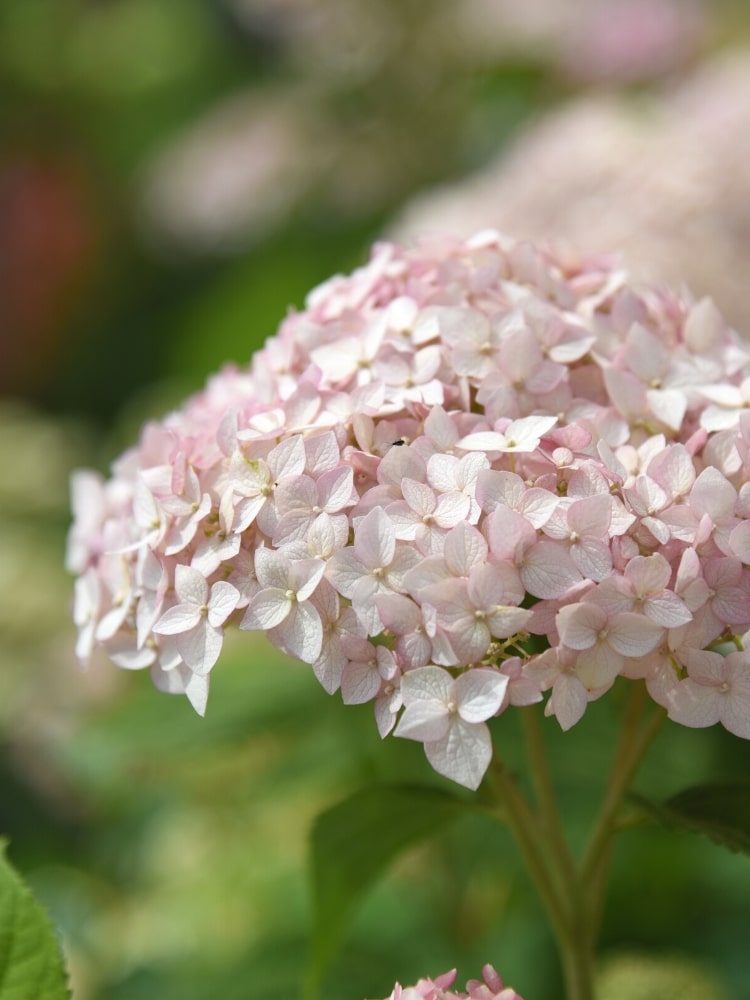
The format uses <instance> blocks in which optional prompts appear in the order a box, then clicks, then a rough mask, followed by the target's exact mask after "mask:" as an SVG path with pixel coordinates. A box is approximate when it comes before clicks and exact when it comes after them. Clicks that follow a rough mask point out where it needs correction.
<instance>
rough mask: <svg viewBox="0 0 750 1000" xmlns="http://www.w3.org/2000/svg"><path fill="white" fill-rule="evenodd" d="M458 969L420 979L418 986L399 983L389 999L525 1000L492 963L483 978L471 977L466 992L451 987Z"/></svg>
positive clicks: (483, 973) (483, 971)
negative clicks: (435, 976)
mask: <svg viewBox="0 0 750 1000" xmlns="http://www.w3.org/2000/svg"><path fill="white" fill-rule="evenodd" d="M455 978H456V970H455V969H453V970H452V971H451V972H446V973H444V974H443V975H442V976H438V977H437V979H420V980H419V982H418V983H417V984H416V986H407V987H403V986H401V985H400V984H399V983H396V985H395V986H394V988H393V992H392V993H391V995H390V996H389V997H387V1000H523V997H522V996H521V995H520V994H519V993H516V991H515V990H512V989H511V988H510V987H509V986H503V981H502V979H501V978H500V976H499V975H498V974H497V972H495V970H494V969H493V968H492V966H491V965H485V967H484V968H483V969H482V979H481V980H479V979H470V980H469V982H468V983H467V984H466V990H467V992H466V993H455V992H453V991H452V990H450V989H449V987H451V986H452V985H453V983H454V981H455Z"/></svg>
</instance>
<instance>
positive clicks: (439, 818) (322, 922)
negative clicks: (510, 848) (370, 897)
mask: <svg viewBox="0 0 750 1000" xmlns="http://www.w3.org/2000/svg"><path fill="white" fill-rule="evenodd" d="M467 807H468V808H473V806H472V803H471V801H470V800H467V799H465V798H460V797H459V796H458V795H454V794H453V793H451V792H447V791H442V790H441V789H438V788H426V787H420V786H411V785H375V786H373V787H369V788H366V789H363V790H362V791H359V792H355V794H354V795H351V796H350V797H349V798H347V799H345V800H344V801H343V802H340V803H338V805H335V806H333V808H331V809H328V810H327V811H326V812H324V813H322V814H321V815H320V816H319V817H318V819H317V820H316V822H315V826H314V827H313V831H312V844H311V862H312V878H313V906H314V913H313V934H312V955H311V961H310V969H309V977H308V983H307V986H308V991H309V993H310V995H313V996H314V995H315V992H316V990H317V989H318V987H319V985H320V981H321V977H322V974H323V972H324V971H325V968H326V966H327V965H328V963H329V962H330V960H331V958H332V957H333V955H334V954H335V952H336V949H337V947H338V945H339V944H340V942H341V939H342V938H343V936H344V931H345V930H346V927H347V926H348V924H349V921H350V918H351V915H352V911H353V910H354V907H355V906H356V904H357V903H358V902H359V900H360V899H361V898H362V896H363V895H364V894H365V892H366V891H367V889H368V888H369V887H370V886H371V885H372V884H373V883H374V882H375V880H376V879H377V878H378V876H379V875H381V873H382V872H383V871H384V870H385V869H386V867H387V866H388V865H389V864H390V863H391V862H392V861H393V860H394V858H396V857H397V856H398V855H399V854H401V852H403V851H404V850H406V849H407V848H409V847H412V846H414V845H415V844H418V843H420V842H421V841H424V840H427V839H428V838H429V837H432V836H433V835H434V834H435V833H437V832H438V831H440V830H441V829H443V828H444V827H446V826H447V825H448V824H449V823H450V822H452V821H453V820H454V819H456V818H457V817H458V816H459V815H461V813H463V812H465V811H466V809H467Z"/></svg>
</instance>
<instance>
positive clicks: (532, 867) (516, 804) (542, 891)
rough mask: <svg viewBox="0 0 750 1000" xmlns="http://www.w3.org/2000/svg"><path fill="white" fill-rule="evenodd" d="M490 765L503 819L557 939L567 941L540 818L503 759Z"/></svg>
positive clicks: (563, 918)
mask: <svg viewBox="0 0 750 1000" xmlns="http://www.w3.org/2000/svg"><path fill="white" fill-rule="evenodd" d="M490 767H491V769H490V778H491V784H492V785H494V786H495V788H496V789H497V793H498V794H497V799H498V804H499V806H500V809H499V816H500V819H501V820H503V821H505V822H506V823H507V825H508V826H509V827H510V831H511V833H512V834H513V838H514V840H515V841H516V844H517V845H518V847H519V849H520V851H521V854H522V855H523V858H524V860H525V862H526V868H527V870H528V873H529V875H530V876H531V880H532V882H533V883H534V885H535V887H536V890H537V892H538V893H539V898H540V899H541V901H542V904H543V906H544V908H545V910H546V911H547V915H548V917H549V919H550V923H551V924H552V926H553V928H554V931H555V934H556V936H557V938H558V940H559V941H563V940H565V941H567V938H568V917H567V913H566V912H565V906H564V901H563V899H562V897H561V895H560V892H559V889H558V887H557V885H556V884H555V880H554V879H553V878H552V877H551V875H550V871H549V867H548V860H547V858H546V856H545V849H544V848H545V845H544V844H543V842H541V838H540V831H541V824H540V822H539V818H538V817H537V815H536V813H535V811H534V810H533V809H532V807H531V805H530V804H529V802H528V801H527V800H526V798H525V797H524V795H523V793H522V792H521V790H520V789H519V788H518V786H517V784H516V782H515V780H514V778H513V776H512V775H511V774H510V772H509V771H508V770H507V769H506V767H505V766H504V765H503V764H502V762H501V761H499V760H497V759H493V761H492V764H491V766H490Z"/></svg>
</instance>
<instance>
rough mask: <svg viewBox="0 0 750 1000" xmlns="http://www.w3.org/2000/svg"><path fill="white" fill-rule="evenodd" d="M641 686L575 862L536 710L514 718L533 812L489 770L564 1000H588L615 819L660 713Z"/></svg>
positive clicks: (502, 770) (496, 770)
mask: <svg viewBox="0 0 750 1000" xmlns="http://www.w3.org/2000/svg"><path fill="white" fill-rule="evenodd" d="M649 701H650V699H649V698H648V694H647V692H646V689H645V685H644V684H643V682H634V683H633V691H632V693H631V696H630V701H629V704H628V708H627V711H626V714H625V719H624V723H623V728H622V732H621V734H620V739H619V741H618V745H617V749H616V751H615V754H614V758H613V762H612V767H611V771H610V775H609V780H608V782H607V788H606V792H605V795H604V800H603V802H602V808H601V812H600V814H599V817H598V819H597V821H596V823H595V825H594V829H593V832H592V834H591V838H590V840H589V842H588V845H587V847H586V850H585V851H584V854H583V858H582V860H581V861H580V863H576V861H575V859H574V857H573V855H572V853H571V851H570V848H569V846H568V842H567V840H566V838H565V831H564V828H563V823H562V818H561V814H560V809H559V806H558V801H557V797H556V795H555V789H554V784H553V781H552V773H551V769H550V766H549V761H548V757H547V751H546V747H545V744H544V738H543V733H542V728H541V725H540V720H539V717H538V713H537V712H536V706H533V707H532V708H528V709H524V710H522V712H521V717H522V719H523V728H524V738H525V743H526V751H527V755H528V760H529V765H530V771H531V779H532V784H533V788H534V795H535V798H536V803H537V805H536V806H534V805H532V804H531V802H530V801H529V800H528V798H527V797H526V795H524V793H523V791H522V790H521V788H520V787H519V785H518V784H517V782H516V781H515V779H514V777H513V775H512V774H511V773H510V772H509V771H508V770H507V768H506V767H505V766H504V765H503V764H502V762H500V761H499V760H494V761H493V763H492V767H491V771H490V775H491V778H490V783H489V784H490V786H491V787H492V788H493V789H494V793H495V794H494V797H495V799H496V803H497V806H499V807H500V808H499V809H498V808H495V809H494V810H493V812H495V814H498V813H499V814H500V815H501V816H502V818H503V819H504V820H505V821H506V822H507V824H508V826H509V827H510V830H511V832H512V834H513V837H514V839H515V840H516V843H517V844H518V847H519V849H520V850H521V853H522V854H523V857H524V860H525V861H526V866H527V868H528V872H529V875H530V876H531V878H532V880H533V882H534V884H535V886H536V889H537V891H538V893H539V897H540V899H541V902H542V903H543V905H544V907H545V909H546V911H547V914H548V917H549V920H550V923H551V925H552V928H553V931H554V933H555V937H556V939H557V944H558V949H559V952H560V959H561V963H562V970H563V976H564V980H565V988H566V993H565V996H566V1000H593V998H594V953H595V947H596V941H597V938H598V934H599V927H600V924H601V917H602V911H603V908H604V898H605V894H606V886H607V876H608V872H609V862H610V859H611V856H612V848H613V839H614V834H615V832H616V829H617V825H616V824H617V815H618V812H619V809H620V806H621V805H622V801H623V798H624V796H625V793H626V792H627V790H628V788H629V787H630V784H631V782H632V780H633V778H634V777H635V773H636V771H637V769H638V766H639V764H640V763H641V761H642V760H643V757H644V754H645V753H646V750H647V749H648V747H649V746H650V744H651V742H652V740H653V739H654V736H655V735H656V733H657V732H658V730H659V727H660V726H661V724H662V722H663V721H664V718H665V716H666V713H665V712H664V710H663V709H657V710H656V711H653V712H652V713H651V714H650V715H648V714H647V708H648V704H649Z"/></svg>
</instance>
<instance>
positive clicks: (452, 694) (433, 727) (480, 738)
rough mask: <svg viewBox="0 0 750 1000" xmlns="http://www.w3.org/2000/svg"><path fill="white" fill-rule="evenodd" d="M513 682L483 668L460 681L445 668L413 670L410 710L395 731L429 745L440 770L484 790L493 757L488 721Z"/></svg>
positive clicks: (407, 681)
mask: <svg viewBox="0 0 750 1000" xmlns="http://www.w3.org/2000/svg"><path fill="white" fill-rule="evenodd" d="M507 684H508V678H507V677H505V676H503V675H502V674H500V673H498V672H497V671H494V670H485V669H481V668H480V669H477V670H470V671H468V672H467V673H463V674H460V675H459V677H458V678H456V679H455V680H454V678H453V677H452V676H451V674H449V673H448V671H447V670H443V669H442V668H441V667H420V668H418V669H417V670H410V671H409V672H408V673H406V674H404V676H403V678H402V681H401V696H402V698H403V701H404V714H403V715H402V716H401V720H400V721H399V724H398V726H397V727H396V730H395V735H396V736H404V737H406V738H407V739H411V740H419V741H420V742H422V743H424V745H425V746H424V749H425V754H426V755H427V759H428V760H429V762H430V763H431V764H432V766H433V767H434V768H435V770H436V771H437V772H438V773H439V774H443V775H445V776H446V777H447V778H451V779H452V780H453V781H456V782H458V784H460V785H465V786H466V787H467V788H472V789H475V788H478V787H479V785H480V783H481V781H482V778H483V777H484V773H485V771H486V770H487V767H488V766H489V762H490V758H491V757H492V746H491V743H490V734H489V730H488V729H487V726H486V725H485V722H486V720H487V719H489V718H491V717H492V716H493V715H495V713H496V712H497V711H498V710H499V709H500V707H501V705H502V703H503V698H504V696H505V688H506V686H507Z"/></svg>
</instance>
